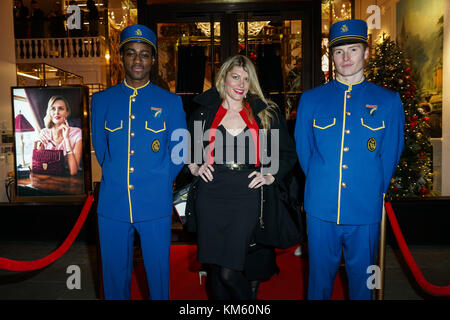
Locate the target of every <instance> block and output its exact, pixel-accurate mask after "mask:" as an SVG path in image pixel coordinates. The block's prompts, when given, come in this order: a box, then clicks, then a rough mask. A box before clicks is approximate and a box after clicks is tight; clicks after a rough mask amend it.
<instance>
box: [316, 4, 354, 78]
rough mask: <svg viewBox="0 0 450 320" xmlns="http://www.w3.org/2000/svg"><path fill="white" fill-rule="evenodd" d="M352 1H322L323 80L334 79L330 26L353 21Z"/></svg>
mask: <svg viewBox="0 0 450 320" xmlns="http://www.w3.org/2000/svg"><path fill="white" fill-rule="evenodd" d="M352 2H353V1H351V0H322V72H323V79H324V81H325V82H328V81H330V80H332V79H333V65H332V63H331V59H330V56H329V51H328V38H329V36H330V26H331V25H332V24H333V23H335V22H338V21H342V20H346V19H352Z"/></svg>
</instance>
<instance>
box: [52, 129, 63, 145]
mask: <svg viewBox="0 0 450 320" xmlns="http://www.w3.org/2000/svg"><path fill="white" fill-rule="evenodd" d="M55 131H56V132H58V130H57V129H54V128H52V140H53V141H55V143H56V144H57V145H59V144H60V143H61V141H62V140H63V136H62V134H60V135H58V134H55ZM60 132H61V131H60Z"/></svg>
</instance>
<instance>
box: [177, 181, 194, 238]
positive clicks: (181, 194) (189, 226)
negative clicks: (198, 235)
mask: <svg viewBox="0 0 450 320" xmlns="http://www.w3.org/2000/svg"><path fill="white" fill-rule="evenodd" d="M197 181H198V179H196V177H195V178H194V180H193V181H192V182H191V183H188V184H187V185H185V186H183V187H181V188H179V189H177V190H175V191H174V192H173V206H174V207H175V211H176V212H177V214H178V216H179V218H180V221H181V223H182V224H183V229H184V230H186V231H187V232H197V217H196V215H195V198H196V196H197Z"/></svg>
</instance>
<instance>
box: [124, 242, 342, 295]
mask: <svg viewBox="0 0 450 320" xmlns="http://www.w3.org/2000/svg"><path fill="white" fill-rule="evenodd" d="M295 249H296V247H292V248H289V249H286V250H277V264H278V267H279V268H280V273H279V274H278V275H276V276H274V277H272V279H271V280H270V281H266V282H263V283H261V285H260V288H259V291H258V300H303V299H305V297H306V285H307V283H308V282H307V279H308V278H307V277H308V275H307V273H308V261H307V260H306V259H305V258H302V257H296V256H294V251H295ZM199 270H201V264H199V263H198V261H197V247H196V246H195V245H173V246H172V247H171V252H170V299H171V300H207V299H208V297H207V294H206V289H205V281H206V279H205V277H203V278H202V283H201V284H200V279H199V275H198V271H199ZM344 276H345V275H344ZM344 276H343V275H341V274H338V276H337V277H336V281H335V284H334V291H333V296H332V299H333V300H342V299H345V298H346V297H347V293H346V291H347V290H346V288H345V286H344V283H345V281H343V280H342V279H343V278H344ZM131 281H132V283H131V298H132V299H133V300H140V299H147V298H148V289H147V283H146V278H145V271H144V265H143V264H142V263H139V264H137V265H136V266H135V270H134V272H133V275H132V280H131Z"/></svg>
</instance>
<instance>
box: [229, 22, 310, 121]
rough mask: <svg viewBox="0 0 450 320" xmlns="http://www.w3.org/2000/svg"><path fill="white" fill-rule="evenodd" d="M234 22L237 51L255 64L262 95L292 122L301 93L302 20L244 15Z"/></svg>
mask: <svg viewBox="0 0 450 320" xmlns="http://www.w3.org/2000/svg"><path fill="white" fill-rule="evenodd" d="M237 23H238V39H239V41H238V52H239V53H240V54H243V55H246V56H247V57H248V58H250V59H251V60H252V61H253V62H254V63H255V65H256V68H257V71H258V77H259V81H260V83H261V87H262V89H263V91H264V94H265V95H266V97H267V98H270V99H271V100H272V101H274V102H275V103H277V104H278V106H279V107H280V108H281V109H282V110H283V111H284V113H285V115H286V119H288V120H289V119H291V118H292V117H294V116H295V110H296V108H297V104H298V100H299V97H300V94H301V92H302V90H303V80H302V69H303V68H302V65H303V45H302V20H300V19H297V20H287V19H282V18H280V17H275V18H271V17H270V16H269V17H265V18H258V19H251V18H250V19H249V18H247V17H246V16H244V17H242V18H241V19H239V21H238V22H237Z"/></svg>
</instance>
